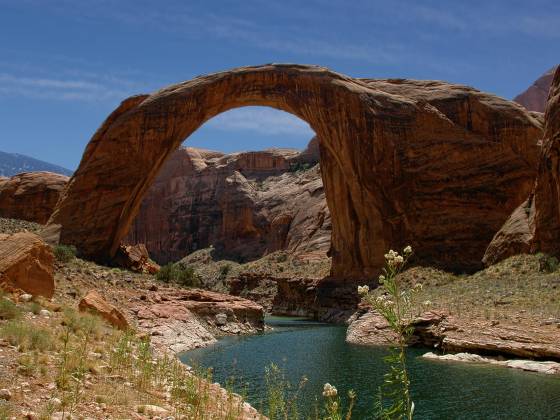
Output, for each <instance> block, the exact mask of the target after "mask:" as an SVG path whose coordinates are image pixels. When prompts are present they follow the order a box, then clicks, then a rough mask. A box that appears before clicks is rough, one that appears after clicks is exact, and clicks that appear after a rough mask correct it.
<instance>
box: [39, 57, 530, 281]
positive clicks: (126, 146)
mask: <svg viewBox="0 0 560 420" xmlns="http://www.w3.org/2000/svg"><path fill="white" fill-rule="evenodd" d="M243 106H269V107H272V108H276V109H279V110H282V111H286V112H289V113H291V114H293V115H295V116H297V117H299V118H300V119H302V120H304V121H306V122H307V123H308V124H309V125H310V127H311V128H312V129H313V130H314V131H315V133H316V134H317V136H318V138H319V139H320V149H321V165H322V172H323V174H324V175H323V179H324V183H325V192H326V197H327V203H328V206H329V209H330V212H331V215H332V229H333V230H332V242H331V243H332V245H331V255H332V275H333V277H339V278H347V279H348V278H351V279H369V280H371V279H372V278H373V277H374V276H376V275H377V274H378V273H379V270H380V268H381V267H382V265H383V255H384V253H385V251H386V250H387V249H388V248H389V247H390V246H391V247H393V246H397V247H398V246H402V245H404V244H409V243H410V244H412V245H413V246H415V247H416V246H417V245H419V244H422V245H421V246H420V252H419V255H420V256H422V257H424V256H426V257H427V258H428V259H430V258H431V259H432V260H433V261H435V262H436V263H438V261H439V263H440V264H439V265H445V263H446V261H447V262H449V261H455V262H456V261H459V260H460V256H459V255H460V254H459V253H460V252H461V253H463V254H464V255H467V258H466V260H468V261H467V263H472V262H473V259H474V261H476V258H478V260H480V258H481V255H482V254H483V253H484V248H482V249H478V248H481V247H480V239H476V238H477V237H479V236H480V231H479V230H480V229H482V230H484V235H482V236H484V238H483V240H485V241H489V239H491V236H492V235H493V233H494V232H495V231H496V230H497V229H498V228H499V226H500V225H499V223H502V222H503V220H501V219H500V220H501V221H500V222H499V223H498V222H496V220H494V219H493V218H491V217H490V218H489V219H488V222H482V223H483V224H484V223H486V225H484V226H482V227H481V228H480V229H478V228H477V229H474V230H473V231H472V233H471V234H469V235H470V237H472V239H473V241H472V247H473V249H474V248H477V250H475V251H472V252H471V250H467V252H466V253H465V249H464V244H465V243H467V242H468V240H467V241H465V238H464V237H461V238H460V240H459V241H455V242H454V241H453V238H450V239H449V240H447V241H446V246H447V247H448V249H447V251H445V252H443V253H442V252H441V249H442V247H441V244H438V243H436V242H430V238H419V235H420V234H421V233H422V232H424V231H425V226H426V224H428V225H429V224H430V223H433V224H435V223H437V221H438V220H439V221H441V220H444V219H445V216H446V212H447V213H448V214H449V215H451V216H454V214H455V212H456V211H457V209H456V204H455V203H450V204H449V205H446V204H445V203H444V204H443V205H442V206H439V207H438V208H437V209H433V206H432V210H430V211H428V212H422V211H420V212H419V211H418V209H419V208H420V209H423V208H427V207H426V205H425V201H426V200H428V201H430V200H433V197H429V196H427V195H426V190H425V183H426V182H428V183H429V182H432V183H433V182H437V181H441V182H443V184H444V187H445V185H446V184H445V183H446V182H447V183H448V184H449V188H450V189H451V190H452V191H451V193H450V194H451V195H456V196H457V197H460V196H463V195H464V194H465V193H467V194H468V193H469V191H468V190H469V187H468V184H469V178H471V179H472V178H473V175H472V173H471V172H470V173H461V174H459V175H458V176H459V177H461V183H460V186H459V187H457V186H456V184H457V183H456V179H453V180H448V181H445V177H441V176H440V175H439V174H438V173H436V172H437V171H440V170H441V156H442V149H441V146H442V145H443V147H444V148H447V150H450V151H451V153H459V154H461V153H463V154H464V158H462V161H461V163H460V165H464V164H465V160H466V161H467V162H472V166H473V167H475V168H476V167H477V163H476V161H477V159H479V156H480V154H488V155H490V156H496V157H499V158H500V159H499V160H500V162H501V163H503V162H504V159H505V160H506V161H515V162H514V163H515V165H517V166H519V165H521V166H524V171H525V172H526V173H527V174H528V176H531V174H532V172H534V168H530V165H531V163H530V162H527V161H528V159H527V157H526V156H521V154H522V153H525V151H526V150H525V149H529V147H525V148H521V149H522V150H520V151H519V150H517V149H519V148H517V149H516V148H512V147H510V146H511V145H505V146H507V147H504V144H497V143H496V142H495V141H486V142H484V141H482V142H481V140H480V137H479V136H475V135H474V134H471V133H469V132H466V131H465V128H464V127H462V126H459V125H458V124H456V123H455V122H453V121H451V120H450V119H449V118H447V117H446V116H445V115H443V114H442V113H441V112H438V111H437V110H436V109H435V108H434V107H433V106H431V105H429V104H427V103H426V101H422V100H417V99H412V98H407V97H404V96H399V95H398V94H394V93H388V92H385V91H383V90H381V89H379V88H377V87H376V86H372V84H371V83H368V81H365V80H360V79H353V78H350V77H347V76H344V75H341V74H338V73H335V72H332V71H330V70H328V69H326V68H323V67H317V66H304V65H294V64H270V65H263V66H255V67H242V68H238V69H233V70H230V71H225V72H221V73H215V74H210V75H207V76H201V77H197V78H195V79H193V80H190V81H187V82H183V83H179V84H175V85H172V86H169V87H167V88H164V89H162V90H159V91H157V92H155V93H153V94H151V95H139V96H133V97H131V98H128V99H127V100H125V101H124V102H123V103H122V104H121V105H120V106H119V107H118V108H117V109H116V110H115V111H113V113H112V114H111V115H110V116H109V117H108V118H107V120H106V121H105V122H104V123H103V125H102V126H101V127H100V128H99V129H98V130H97V132H96V133H95V134H94V136H93V138H92V139H91V141H90V142H89V144H88V146H87V148H86V150H85V152H84V155H83V158H82V161H81V163H80V165H79V168H78V170H77V171H76V172H75V174H74V176H73V177H72V178H71V180H70V181H69V183H68V185H67V187H66V189H65V191H64V193H63V195H62V196H61V199H60V200H59V202H58V204H57V206H56V209H55V211H54V212H53V214H52V216H51V218H50V220H49V227H48V228H49V229H51V230H54V231H57V234H58V241H59V242H60V243H65V244H73V245H76V247H77V248H78V250H79V252H80V254H81V255H84V256H86V257H89V258H92V259H95V260H100V261H107V260H110V259H111V258H112V257H113V256H114V255H115V253H116V252H117V250H118V247H119V245H120V242H121V239H122V238H123V237H124V236H125V235H126V233H127V231H128V228H129V227H130V224H131V223H132V221H133V219H134V217H135V215H136V213H137V212H138V209H139V206H140V203H141V201H142V198H143V196H144V194H145V193H146V191H147V189H148V187H149V186H150V185H151V183H152V182H153V180H154V178H155V176H156V174H157V173H158V171H159V169H160V168H161V166H162V165H163V163H164V162H165V160H166V159H167V158H168V157H169V155H170V154H171V153H172V152H173V151H174V150H175V149H176V148H177V147H179V145H180V144H181V143H182V142H183V141H184V139H186V138H188V137H189V135H190V134H192V133H193V132H194V131H195V130H196V129H197V128H199V127H200V126H201V125H202V124H203V123H204V122H206V121H208V120H209V119H210V118H212V117H214V116H216V115H218V114H220V113H222V112H225V111H227V110H230V109H233V108H238V107H243ZM449 139H452V141H449ZM507 141H508V140H507V139H505V140H504V141H503V143H507ZM511 141H513V140H511ZM527 141H530V140H529V139H528V140H527ZM428 147H432V149H430V150H428V149H424V148H428ZM504 156H505V158H504ZM502 158H504V159H502ZM415 159H418V160H417V161H416V160H415ZM431 159H433V161H431ZM529 160H530V159H529ZM453 169H454V167H453V165H451V170H453ZM422 171H423V172H422ZM413 174H416V175H417V177H412V178H411V177H410V175H413ZM506 178H507V177H502V178H500V177H493V178H491V179H490V178H489V179H487V180H486V181H485V182H486V185H485V188H486V190H487V191H488V190H491V191H490V192H491V193H494V192H495V193H497V194H501V195H502V196H503V194H502V193H503V192H504V190H506V189H507V190H508V191H509V189H510V187H506V186H505V184H506V183H507V182H509V181H511V180H507V179H506ZM522 178H523V177H522ZM419 181H420V182H419ZM477 182H478V181H476V182H473V183H472V185H473V186H472V188H471V190H472V193H473V196H472V197H471V199H472V200H476V197H475V196H474V195H475V194H474V193H475V192H476V190H477V188H478V187H479V185H478V184H477ZM512 182H513V183H514V184H515V185H513V187H514V188H516V190H517V193H516V197H513V198H512V200H510V201H511V202H508V203H506V204H504V200H503V199H496V200H495V202H492V203H490V205H489V206H487V207H486V208H484V209H479V210H476V209H475V206H473V211H474V212H475V217H478V219H479V220H483V219H484V215H485V214H489V213H491V212H492V211H496V209H498V208H500V207H503V212H504V214H506V213H507V214H509V212H511V210H512V209H513V208H515V206H516V205H518V204H519V203H520V202H521V201H522V200H521V201H519V200H518V199H517V195H519V196H520V197H523V198H524V197H525V195H526V193H527V192H528V189H529V188H530V182H528V181H527V182H526V180H525V179H519V180H514V181H512ZM525 184H527V185H525ZM454 188H455V190H453V189H454ZM518 201H519V202H518ZM428 207H429V206H428ZM442 213H443V219H442ZM499 213H500V215H501V210H500V212H499ZM505 217H507V215H504V217H503V219H504V220H505ZM445 223H448V224H450V225H453V224H454V223H460V222H458V219H457V218H454V217H451V219H449V220H445ZM462 223H463V224H464V225H465V226H468V225H469V224H470V223H471V220H469V218H468V217H467V218H466V220H465V221H463V222H462ZM447 228H448V229H449V230H451V228H450V227H449V226H448V227H447ZM489 235H490V238H487V237H488V236H489ZM428 236H429V235H428ZM477 240H478V242H477ZM422 241H424V242H423V243H422ZM469 252H470V253H469ZM475 254H477V255H478V254H481V255H480V256H477V255H475Z"/></svg>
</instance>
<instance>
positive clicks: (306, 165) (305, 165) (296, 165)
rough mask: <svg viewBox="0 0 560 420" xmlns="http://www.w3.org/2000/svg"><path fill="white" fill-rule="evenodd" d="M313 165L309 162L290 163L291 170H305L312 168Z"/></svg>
mask: <svg viewBox="0 0 560 420" xmlns="http://www.w3.org/2000/svg"><path fill="white" fill-rule="evenodd" d="M312 167H313V165H312V164H311V163H307V162H295V163H291V164H290V169H289V171H290V172H304V171H307V170H309V169H311V168H312Z"/></svg>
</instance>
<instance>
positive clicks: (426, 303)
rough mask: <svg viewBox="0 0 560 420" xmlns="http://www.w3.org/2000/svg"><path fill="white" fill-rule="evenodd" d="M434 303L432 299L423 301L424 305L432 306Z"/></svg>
mask: <svg viewBox="0 0 560 420" xmlns="http://www.w3.org/2000/svg"><path fill="white" fill-rule="evenodd" d="M431 304H432V301H431V300H425V301H424V302H422V305H424V306H430V305H431Z"/></svg>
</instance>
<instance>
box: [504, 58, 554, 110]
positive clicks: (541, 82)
mask: <svg viewBox="0 0 560 420" xmlns="http://www.w3.org/2000/svg"><path fill="white" fill-rule="evenodd" d="M555 70H556V67H553V68H551V69H550V70H549V71H547V72H546V73H545V74H543V75H542V76H541V77H539V78H538V79H537V80H536V81H535V83H533V84H532V85H531V86H529V88H527V90H526V91H524V92H523V93H520V94H519V95H517V96H516V97H515V98H514V99H513V100H514V101H515V102H517V103H518V104H521V105H523V106H524V107H525V108H527V109H528V110H529V111H536V112H544V110H545V108H546V101H547V98H548V90H549V89H550V85H551V83H552V77H553V76H554V71H555Z"/></svg>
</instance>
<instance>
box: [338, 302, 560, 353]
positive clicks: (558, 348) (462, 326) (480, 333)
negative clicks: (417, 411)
mask: <svg viewBox="0 0 560 420" xmlns="http://www.w3.org/2000/svg"><path fill="white" fill-rule="evenodd" d="M412 325H413V327H414V333H413V336H412V339H411V344H413V345H414V344H416V345H422V346H426V347H434V348H437V349H439V350H443V351H446V352H472V353H477V354H483V355H504V356H508V357H512V356H513V357H523V358H530V359H549V360H560V330H558V328H556V327H555V326H552V325H551V326H548V325H547V326H539V327H535V326H530V325H525V324H519V323H517V324H513V323H507V324H506V323H498V322H492V321H485V320H478V319H465V318H460V317H457V316H452V315H449V314H446V313H441V312H436V311H430V312H426V313H424V314H423V315H422V316H420V317H418V318H416V319H415V320H414V321H413V322H412ZM391 337H394V335H392V332H391V330H390V329H389V328H388V325H387V323H386V322H384V320H383V319H382V318H380V317H379V316H378V315H375V314H371V313H370V312H365V313H364V312H362V313H361V314H360V313H358V314H357V316H356V317H354V319H353V322H352V323H351V324H350V326H349V328H348V332H347V335H346V340H347V341H348V342H351V343H355V344H367V345H387V344H391Z"/></svg>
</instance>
